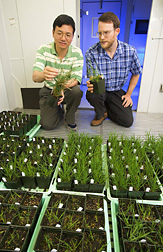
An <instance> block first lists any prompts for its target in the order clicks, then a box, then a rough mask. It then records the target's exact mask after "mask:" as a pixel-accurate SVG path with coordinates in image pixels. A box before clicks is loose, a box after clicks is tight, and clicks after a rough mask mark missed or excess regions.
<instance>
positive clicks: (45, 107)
mask: <svg viewBox="0 0 163 252" xmlns="http://www.w3.org/2000/svg"><path fill="white" fill-rule="evenodd" d="M39 95H40V101H39V104H40V115H41V120H40V124H41V125H42V127H43V128H44V129H46V130H52V129H54V128H56V126H57V125H58V124H59V122H60V121H61V120H62V119H63V109H62V107H61V105H59V106H58V105H57V99H56V100H54V103H53V102H50V103H49V100H51V101H52V100H53V96H52V95H51V89H48V88H47V87H43V88H41V89H40V93H39ZM82 95H83V92H82V91H81V90H80V86H74V87H73V88H70V89H66V90H65V92H64V101H63V103H64V104H66V113H65V121H66V123H68V124H73V123H75V112H76V111H77V109H78V107H79V105H80V102H81V98H82ZM49 98H50V99H49ZM54 99H55V98H54Z"/></svg>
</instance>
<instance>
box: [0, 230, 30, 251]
mask: <svg viewBox="0 0 163 252" xmlns="http://www.w3.org/2000/svg"><path fill="white" fill-rule="evenodd" d="M30 238H31V237H30V233H29V229H28V228H26V227H19V226H10V227H9V228H8V230H7V231H6V233H5V235H4V236H3V238H2V241H1V243H0V251H15V249H16V248H19V249H20V251H21V252H26V251H27V248H28V245H29V241H30Z"/></svg>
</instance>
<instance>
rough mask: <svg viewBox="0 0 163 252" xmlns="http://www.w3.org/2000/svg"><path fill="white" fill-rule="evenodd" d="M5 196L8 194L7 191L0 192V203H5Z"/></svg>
mask: <svg viewBox="0 0 163 252" xmlns="http://www.w3.org/2000/svg"><path fill="white" fill-rule="evenodd" d="M7 194H8V191H1V192H0V203H4V202H5V199H6V196H7Z"/></svg>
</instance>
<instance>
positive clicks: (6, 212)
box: [0, 204, 18, 225]
mask: <svg viewBox="0 0 163 252" xmlns="http://www.w3.org/2000/svg"><path fill="white" fill-rule="evenodd" d="M17 210H18V206H17V205H15V204H11V205H10V204H1V205H0V224H5V225H10V224H11V222H12V219H13V217H14V216H15V215H16V212H17Z"/></svg>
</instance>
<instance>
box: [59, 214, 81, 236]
mask: <svg viewBox="0 0 163 252" xmlns="http://www.w3.org/2000/svg"><path fill="white" fill-rule="evenodd" d="M83 217H84V215H83V213H82V212H77V211H66V212H65V216H64V220H63V225H62V228H63V229H65V230H69V231H80V232H81V231H82V229H83Z"/></svg>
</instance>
